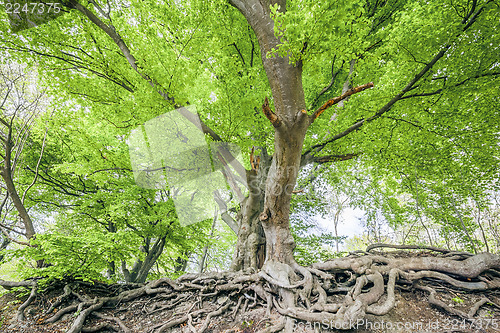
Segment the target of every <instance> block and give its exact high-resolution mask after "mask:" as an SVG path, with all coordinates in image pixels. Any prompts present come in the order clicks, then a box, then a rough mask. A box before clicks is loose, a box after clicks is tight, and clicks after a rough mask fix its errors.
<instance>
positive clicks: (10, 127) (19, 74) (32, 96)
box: [0, 64, 45, 245]
mask: <svg viewBox="0 0 500 333" xmlns="http://www.w3.org/2000/svg"><path fill="white" fill-rule="evenodd" d="M0 77H1V79H2V82H1V83H0V94H1V95H0V98H1V100H2V102H1V104H0V111H1V115H0V122H1V126H2V128H1V130H0V141H1V142H2V152H1V153H0V156H1V158H2V166H1V171H0V175H1V177H2V180H3V184H2V185H4V186H5V187H4V188H3V189H5V193H4V195H5V197H4V199H3V201H2V205H1V208H0V212H2V210H3V209H4V207H5V208H6V210H8V206H9V205H8V202H12V205H13V206H14V207H15V209H16V211H17V213H18V214H19V215H18V216H19V222H22V229H24V230H23V231H19V228H20V226H19V225H17V223H16V222H17V221H15V220H17V219H16V218H14V219H13V220H14V221H15V222H14V223H12V220H11V219H6V218H4V219H3V223H2V224H1V225H0V228H1V230H2V232H3V234H4V235H5V237H7V239H9V240H11V241H14V242H16V243H19V244H22V245H28V243H26V242H25V241H24V240H23V239H19V238H18V237H12V236H11V234H13V233H14V234H17V235H21V236H24V237H25V238H26V240H28V241H29V240H30V239H31V238H33V237H34V236H35V234H36V231H35V227H34V224H33V221H32V218H31V216H30V214H29V213H28V209H27V207H26V205H25V197H26V194H27V193H28V191H29V190H30V189H31V187H33V185H34V184H35V183H36V181H37V178H38V176H37V173H38V165H39V161H40V159H41V157H42V155H43V150H44V145H45V140H44V143H43V144H42V148H41V150H40V156H39V159H38V164H36V168H35V169H36V173H35V176H34V177H33V181H32V182H31V184H29V185H28V186H26V188H25V189H24V191H23V192H19V189H18V185H19V184H17V185H16V181H15V179H16V176H15V174H16V171H17V172H18V173H19V171H18V170H17V169H19V164H22V162H21V157H22V153H23V149H24V147H25V145H26V144H27V141H29V139H30V134H31V131H32V126H33V124H34V122H35V120H36V119H37V118H38V117H39V114H40V113H41V112H43V111H44V110H43V109H44V105H43V103H44V100H43V98H42V96H43V93H42V92H39V91H37V90H36V89H34V88H33V86H32V85H33V84H34V82H35V79H34V78H33V77H32V76H30V75H28V74H25V73H24V70H23V68H22V67H21V66H19V65H16V64H11V65H10V66H8V67H1V68H0ZM2 213H3V212H2ZM6 215H7V213H6ZM9 220H10V221H9Z"/></svg>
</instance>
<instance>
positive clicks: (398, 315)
mask: <svg viewBox="0 0 500 333" xmlns="http://www.w3.org/2000/svg"><path fill="white" fill-rule="evenodd" d="M60 293H61V291H58V290H52V291H51V292H49V293H47V294H44V295H40V296H38V298H37V300H36V302H35V303H34V304H33V305H31V306H29V307H28V309H27V310H26V315H27V318H26V320H25V321H23V322H17V320H16V311H17V307H18V306H19V305H20V304H21V302H22V300H23V298H25V297H19V298H18V297H16V295H15V294H14V293H8V294H5V295H3V296H2V297H0V323H1V326H0V332H8V333H15V332H16V333H17V332H19V333H35V332H36V333H39V332H40V333H42V332H44V333H45V332H47V333H49V332H50V333H58V332H65V331H66V330H67V329H68V327H69V326H70V325H71V323H72V321H73V319H74V317H73V316H71V315H67V316H65V317H63V319H62V320H60V321H59V322H57V323H55V324H42V325H40V324H38V323H39V322H40V321H41V319H42V316H41V314H42V312H43V311H42V309H44V308H46V307H47V306H48V304H49V303H50V302H52V301H54V299H55V297H56V296H57V295H59V294H60ZM482 296H483V294H482V293H459V292H457V291H451V290H448V289H444V287H443V289H442V293H441V294H440V297H441V299H442V300H446V302H447V304H449V305H451V306H453V307H457V308H460V309H462V310H464V311H465V312H467V311H468V308H469V306H470V305H471V304H473V303H475V302H476V301H478V300H479V299H480V298H481V297H482ZM487 296H488V297H489V298H490V299H491V300H493V301H494V302H496V303H497V304H499V303H500V292H489V293H488V295H487ZM396 297H397V298H396V306H395V308H394V309H393V310H392V311H390V312H389V313H388V314H387V315H384V316H373V315H368V316H367V317H366V319H365V320H364V321H363V322H359V323H357V329H355V330H347V331H345V330H344V331H343V332H346V333H347V332H359V333H368V332H370V333H371V332H398V333H403V332H404V333H406V332H408V333H416V332H422V333H423V332H426V333H427V332H429V333H431V332H432V333H438V332H439V333H442V332H450V333H451V332H488V333H494V332H499V331H500V311H496V309H495V308H493V307H490V306H488V305H486V306H484V307H482V308H481V309H480V310H479V312H478V315H476V321H475V322H468V321H465V320H463V319H461V318H458V317H454V316H450V315H449V314H447V313H444V312H443V311H442V310H440V309H437V308H435V307H433V306H432V305H430V304H429V303H428V302H427V296H426V295H424V293H423V292H421V291H402V290H400V292H399V293H397V296H396ZM149 302H151V297H147V296H146V297H141V298H138V299H137V300H135V301H134V302H132V304H129V305H128V306H127V307H126V308H118V309H117V310H119V311H117V310H116V309H114V310H111V309H110V310H109V311H101V313H108V314H109V315H114V316H117V317H118V318H120V319H121V320H122V321H123V322H124V323H125V324H126V325H127V326H128V327H129V328H131V329H132V331H133V332H134V333H135V332H137V333H139V332H148V328H149V327H151V326H154V325H155V324H157V323H161V322H165V321H166V320H168V318H169V317H170V316H172V315H173V311H168V312H162V313H156V314H151V315H145V314H144V308H145V306H147V304H148V303H149ZM176 311H182V309H181V308H178V309H176ZM277 318H278V315H277V314H275V313H273V314H272V315H271V317H270V318H268V317H266V315H265V310H264V309H255V310H250V311H246V312H245V313H243V314H238V315H237V316H236V318H235V319H234V320H233V318H232V316H231V315H230V314H229V315H226V316H224V317H222V318H217V319H215V320H213V322H211V323H210V325H209V327H208V329H207V330H206V332H213V333H215V332H225V333H236V332H239V333H253V332H259V331H260V330H262V329H264V328H265V327H266V326H269V325H271V324H273V322H275V321H276V320H277ZM102 321H103V320H102V319H98V318H95V317H92V318H90V320H89V321H88V322H87V323H88V325H86V326H94V325H93V324H97V323H98V322H102ZM328 326H329V325H328V323H322V324H321V325H319V324H316V328H318V327H320V328H321V331H322V332H337V331H339V330H336V329H335V328H334V329H330V327H328ZM481 326H482V328H481ZM296 328H297V329H296V332H298V333H299V332H315V326H314V325H313V324H311V323H306V322H296ZM100 332H114V331H112V330H101V331H100ZM171 332H175V333H177V332H190V330H189V329H188V327H187V326H184V327H180V328H175V329H172V330H171Z"/></svg>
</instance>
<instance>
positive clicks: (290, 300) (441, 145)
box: [0, 0, 500, 332]
mask: <svg viewBox="0 0 500 333" xmlns="http://www.w3.org/2000/svg"><path fill="white" fill-rule="evenodd" d="M64 3H65V5H66V7H65V10H66V11H67V12H68V13H67V14H66V15H62V16H59V17H58V18H56V19H54V20H52V21H50V22H48V23H46V24H44V25H41V26H38V27H36V28H33V29H28V30H25V31H21V32H20V33H19V34H17V35H9V34H8V32H7V31H8V29H7V27H5V29H3V31H4V32H3V33H2V36H1V44H0V48H1V49H2V50H3V51H4V52H9V53H11V54H13V53H15V54H16V55H17V56H18V57H20V58H22V59H24V60H25V61H27V62H29V61H33V60H36V62H37V65H38V68H39V70H40V71H41V72H42V75H43V76H44V81H43V82H45V84H47V85H48V86H49V89H51V91H52V92H53V93H54V95H56V96H59V98H60V105H61V106H64V105H65V104H64V100H66V99H67V98H71V99H72V100H74V101H77V102H78V103H80V105H81V106H83V107H89V112H90V113H92V115H93V117H96V118H97V119H102V122H103V123H105V124H107V126H111V127H113V130H116V129H120V130H121V131H122V133H123V135H127V134H129V132H130V129H131V128H134V127H136V126H139V125H140V124H142V123H144V122H145V121H147V120H149V119H151V118H153V117H155V116H157V115H160V114H162V113H165V112H167V111H170V110H172V109H173V108H182V107H183V106H187V105H189V104H196V105H197V108H198V110H199V117H200V120H201V126H199V127H200V130H202V131H203V132H204V133H205V134H206V136H207V139H208V140H210V141H223V142H232V143H235V144H238V145H239V146H240V147H242V149H243V151H244V152H245V153H247V154H248V155H247V156H249V157H250V158H249V160H248V161H245V162H244V163H243V165H242V164H239V163H238V162H237V161H236V160H233V165H232V166H233V170H234V171H235V177H234V178H235V179H237V178H238V177H241V178H246V183H247V184H248V194H247V195H246V197H244V198H243V197H242V198H241V199H242V201H241V204H240V208H239V210H238V212H237V215H234V214H232V215H231V214H230V213H231V212H230V210H229V209H227V206H226V203H225V202H224V200H223V199H221V198H218V200H217V201H218V203H219V205H220V208H221V211H222V218H223V219H224V220H225V221H227V223H228V225H229V226H231V227H232V229H233V230H235V231H237V233H238V243H237V246H236V249H235V255H234V260H233V269H234V270H236V271H238V270H245V269H254V270H258V269H262V270H261V273H259V274H261V275H259V276H261V277H262V276H264V279H266V280H267V281H268V282H271V283H273V284H275V285H277V286H279V287H280V288H281V289H280V296H281V301H282V302H283V303H282V304H284V305H285V307H284V308H281V307H279V306H277V308H278V309H279V312H280V313H281V314H284V315H287V316H290V317H295V318H299V319H303V320H313V321H321V320H323V319H325V318H328V319H330V318H334V319H335V320H339V321H347V320H355V319H357V318H359V317H361V316H363V315H364V313H365V311H368V310H367V309H368V306H369V305H370V304H372V303H373V302H376V301H377V300H378V299H379V298H380V295H378V294H379V293H380V290H379V289H380V286H382V293H383V282H384V280H383V279H382V274H383V275H384V276H386V277H388V279H389V281H388V283H389V284H390V285H391V288H388V293H389V294H390V296H388V301H387V304H385V305H383V306H381V307H377V308H376V309H374V308H373V309H371V310H370V311H371V312H372V313H379V314H381V313H384V312H386V311H388V309H389V308H390V307H391V306H393V303H394V300H393V292H394V283H395V282H394V281H395V280H396V278H397V275H398V274H400V273H398V272H399V271H398V269H399V268H398V267H399V265H400V264H401V263H400V262H394V263H392V262H385V264H386V265H387V266H386V269H384V270H381V271H380V272H379V271H377V272H376V273H373V274H371V275H369V277H368V278H367V280H366V279H365V280H363V281H365V282H364V283H365V284H366V283H367V281H372V282H373V283H374V284H375V286H376V287H377V288H375V287H374V289H378V290H377V291H376V294H377V295H378V297H375V296H373V295H368V294H366V295H365V296H362V297H359V298H358V299H356V302H355V303H353V302H350V303H349V302H348V301H346V303H345V304H344V305H343V307H342V308H341V309H342V311H340V310H339V312H338V313H337V314H336V315H332V316H333V317H330V313H335V311H336V310H337V309H338V307H337V308H335V310H333V308H334V307H333V306H332V307H328V306H327V304H326V305H325V304H323V303H324V302H321V303H322V304H320V305H318V306H317V307H316V310H318V311H324V312H320V314H311V313H306V312H305V311H303V310H298V308H297V307H296V306H295V305H296V304H297V294H296V293H294V292H292V291H291V289H294V288H297V287H298V286H300V285H304V287H303V290H302V291H300V292H299V295H301V296H302V297H304V298H307V297H308V296H309V295H310V293H311V290H312V289H313V286H314V288H316V289H318V290H319V289H320V288H319V287H318V286H319V285H318V284H317V282H313V275H312V274H316V275H317V276H320V277H321V278H323V279H328V278H329V275H328V274H327V275H325V274H324V273H321V272H320V270H329V269H330V270H333V269H352V270H353V271H354V272H355V273H356V274H361V275H362V274H364V273H365V271H366V270H367V269H369V268H373V267H372V266H371V265H372V262H373V260H375V261H376V260H378V259H373V258H366V259H362V260H361V261H359V262H358V261H356V260H354V259H352V260H351V261H345V262H343V263H341V262H340V261H338V262H337V261H334V262H331V263H325V264H317V265H316V266H314V267H313V268H312V269H306V268H304V267H302V266H300V265H298V264H297V263H296V262H295V260H294V256H293V250H294V247H295V245H294V241H293V237H292V235H291V232H290V221H289V220H290V201H291V198H292V196H293V195H296V194H295V193H294V188H295V185H296V182H297V178H298V176H299V173H300V170H301V169H303V170H305V171H304V172H307V171H308V170H313V168H309V167H308V166H309V165H311V164H315V165H323V166H327V167H330V168H335V166H334V162H340V163H342V161H347V160H353V159H357V158H359V159H363V162H365V163H367V164H368V165H370V166H372V167H377V168H380V169H381V170H387V172H399V171H401V172H406V171H407V170H406V168H407V165H406V162H407V159H408V158H409V156H410V155H411V154H415V156H418V158H419V161H420V162H421V163H424V164H428V165H431V166H434V167H437V168H439V167H442V166H443V165H447V166H455V167H456V168H467V170H468V171H464V172H463V174H462V176H464V177H465V178H467V180H468V181H470V182H471V183H474V182H476V184H478V185H480V184H485V183H489V182H491V181H492V180H494V179H496V177H498V172H497V171H496V170H498V168H495V167H494V166H498V149H499V146H498V144H497V142H498V124H497V123H496V122H495V121H494V120H492V119H495V117H497V118H498V116H499V110H498V106H497V105H498V102H499V100H498V96H499V94H498V92H499V88H498V87H499V86H500V85H499V84H498V83H499V74H500V72H499V66H500V65H499V61H500V59H499V58H498V54H500V52H499V44H500V43H499V40H500V38H499V37H498V31H497V28H498V19H499V13H500V11H499V10H498V9H499V5H498V3H496V2H495V1H459V2H457V1H450V2H442V1H428V2H425V3H423V2H419V1H378V0H376V1H370V0H366V1H285V0H279V1H266V0H230V1H223V0H220V1H211V2H206V1H195V0H193V1H186V2H179V1H172V2H170V1H131V2H121V1H76V0H70V1H65V2H64ZM182 110H183V111H182V113H183V115H184V116H185V117H186V119H188V120H189V121H192V122H193V123H196V122H197V120H198V116H196V115H194V114H193V113H191V112H189V111H188V110H187V109H182ZM471 136H475V137H476V139H474V140H470V139H469V138H470V137H471ZM426 137H427V139H425V138H426ZM429 137H431V139H430V140H429V139H428V138H429ZM117 144H118V143H117ZM108 146H109V145H108ZM106 147H107V146H103V150H105V149H106ZM220 153H221V156H223V157H224V158H226V159H227V160H230V159H231V158H230V156H228V154H229V152H228V151H227V150H225V149H224V148H221V151H220ZM103 154H104V153H103ZM104 155H105V154H104ZM101 163H102V164H100V165H98V166H96V165H87V168H88V173H87V174H88V177H92V176H93V175H94V174H95V171H97V170H95V169H98V170H107V169H109V170H117V169H120V168H129V167H128V165H126V164H124V163H123V161H120V162H118V161H109V160H108V159H107V158H105V157H103V160H102V161H101ZM245 166H246V169H245V168H244V167H245ZM478 171H479V172H478ZM471 175H474V177H470V176H471ZM226 177H227V178H228V179H229V178H231V176H230V175H226ZM295 192H300V191H295ZM297 195H299V194H297ZM468 260H469V259H468ZM468 262H470V263H472V264H473V265H476V264H477V265H476V266H477V267H480V268H481V269H480V270H481V271H482V270H484V269H487V268H489V267H493V266H495V265H498V260H497V258H496V257H494V256H489V255H481V256H478V257H474V258H470V260H469V261H468ZM401 265H402V264H401ZM462 265H463V266H464V267H462V266H461V267H462V268H463V271H464V272H465V273H464V274H465V275H464V276H466V277H476V276H477V274H476V273H478V274H479V273H480V272H476V270H474V269H472V268H466V267H465V266H467V265H466V263H465V262H462ZM440 267H441V268H440ZM446 267H447V268H446ZM449 267H450V264H449V262H446V260H445V259H439V260H437V261H436V262H431V261H429V262H427V261H425V262H417V261H415V262H411V263H409V264H408V265H406V266H405V268H404V269H407V270H413V269H415V270H420V269H422V270H431V269H436V270H444V271H449V272H450V273H453V274H455V273H457V274H458V271H457V270H456V269H452V270H451V271H450V270H449V269H448V268H449ZM297 274H298V275H297ZM401 274H403V273H401ZM404 274H406V275H405V277H406V278H407V279H408V280H415V279H418V278H421V277H420V276H418V277H417V276H416V275H412V274H413V273H404ZM433 274H434V273H433ZM424 275H425V274H424ZM431 275H432V274H431ZM298 276H301V277H302V282H300V283H296V284H293V283H294V282H296V281H297V279H298ZM432 276H435V274H434V275H432ZM253 278H255V277H253ZM381 279H382V280H381ZM314 281H316V280H314ZM360 281H361V280H360ZM380 283H381V284H380ZM361 284H363V282H360V284H359V286H358V284H356V286H357V288H358V289H359V291H360V290H361V289H360V288H361V287H362V285H361ZM360 286H361V287H360ZM327 289H328V288H327ZM255 292H256V293H261V294H262V295H264V294H265V292H264V290H261V289H258V291H257V290H256V291H255ZM318 293H319V294H320V295H322V293H321V291H318ZM391 293H392V294H391ZM391 295H392V296H391ZM357 296H359V295H356V297H357ZM356 297H355V298H356ZM263 298H265V297H263ZM320 298H321V297H320ZM268 301H269V300H268ZM351 301H352V299H351ZM103 302H104V301H103ZM271 303H272V302H271ZM306 303H307V302H306ZM270 306H272V305H270ZM286 307H288V310H286V309H285V308H286ZM346 309H347V310H346ZM82 318H83V319H81V320H80V321H81V323H80V322H79V321H78V320H77V321H76V322H75V325H76V326H74V329H73V331H74V332H76V331H78V325H80V326H79V327H80V328H81V325H83V320H84V319H85V316H84V317H82ZM288 325H290V324H289V323H288ZM288 327H289V326H288Z"/></svg>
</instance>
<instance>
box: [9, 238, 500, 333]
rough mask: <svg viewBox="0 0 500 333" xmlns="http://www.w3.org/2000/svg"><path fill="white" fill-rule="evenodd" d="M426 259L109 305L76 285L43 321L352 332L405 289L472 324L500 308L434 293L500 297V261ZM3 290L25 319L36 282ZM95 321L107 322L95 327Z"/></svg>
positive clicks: (166, 290) (368, 261)
mask: <svg viewBox="0 0 500 333" xmlns="http://www.w3.org/2000/svg"><path fill="white" fill-rule="evenodd" d="M377 247H378V248H380V247H382V246H381V245H379V246H377ZM384 247H385V246H384ZM391 247H392V248H396V249H398V250H400V249H405V248H407V247H395V246H391ZM373 248H374V247H372V248H370V249H368V250H372V249H373ZM412 249H413V248H412ZM425 250H426V251H432V252H433V253H434V254H432V255H431V254H430V253H429V252H419V253H418V255H406V256H404V257H401V256H400V257H398V256H391V255H381V254H371V253H369V251H366V252H364V253H358V254H356V255H350V256H349V257H346V258H336V259H333V260H329V261H326V262H323V263H316V264H313V265H312V266H311V267H302V266H299V265H297V264H296V263H291V264H283V263H276V262H268V263H266V264H265V265H264V266H263V268H262V270H261V271H259V272H256V273H253V272H223V273H212V274H204V275H197V274H186V275H184V276H182V277H180V278H179V279H177V280H175V281H174V280H171V279H168V278H162V279H159V280H155V281H150V282H148V283H147V284H144V285H126V286H122V287H121V289H116V290H114V289H109V288H108V290H105V289H104V288H100V289H99V293H100V294H101V295H103V294H104V296H99V297H95V296H93V297H94V298H91V297H89V296H87V295H88V294H90V295H92V292H88V290H87V291H85V288H87V289H93V288H94V289H96V288H97V287H98V286H88V285H87V286H85V285H84V284H82V283H80V282H77V281H74V282H72V283H69V284H67V285H66V286H65V287H64V289H63V293H62V294H61V295H60V296H59V297H57V298H56V299H55V300H54V301H53V302H52V304H50V305H47V306H46V308H47V309H46V310H45V311H42V312H40V313H43V314H44V317H43V318H41V320H40V318H39V320H38V321H39V322H40V321H43V323H44V324H51V323H56V322H58V321H60V319H61V318H62V317H63V316H64V315H65V314H74V318H75V319H73V320H72V323H71V325H69V326H70V327H69V328H68V330H67V332H69V333H79V332H98V331H99V330H104V329H107V330H113V331H120V332H126V333H129V332H150V333H160V332H167V331H169V329H171V328H174V327H180V326H183V327H184V328H183V331H185V332H191V333H201V332H206V331H208V330H209V328H210V327H211V325H212V324H213V323H214V322H215V320H214V319H216V318H219V317H224V316H226V317H229V318H231V320H234V318H236V317H237V315H238V314H242V313H245V311H247V310H249V309H254V308H262V309H265V310H266V314H267V317H268V318H271V316H272V315H273V316H276V315H278V314H279V315H281V316H282V319H278V320H276V319H274V320H273V321H272V322H269V323H267V324H266V325H267V326H264V324H265V320H264V319H262V320H261V321H259V325H260V326H261V327H259V329H260V330H261V332H279V331H284V332H291V327H292V324H293V322H296V321H303V322H304V321H305V322H311V323H329V325H331V326H332V327H333V326H334V327H336V328H342V329H350V328H352V327H353V325H354V324H356V323H357V322H359V320H363V319H364V318H365V316H366V315H367V314H372V315H378V316H380V315H384V314H387V313H389V312H390V311H391V310H392V309H393V308H394V306H395V299H396V289H397V288H403V289H408V288H415V289H419V290H422V291H424V293H426V294H428V301H429V303H430V304H432V305H434V306H436V307H438V308H440V309H442V310H444V311H446V312H448V313H449V314H451V315H453V316H458V317H460V318H464V319H466V320H470V321H473V319H474V317H475V316H476V315H477V313H478V311H479V309H480V308H481V307H483V306H487V307H489V308H490V309H500V306H498V305H497V304H495V302H494V301H492V299H493V298H489V297H483V298H481V299H480V300H479V301H477V302H475V303H474V304H471V305H470V308H469V310H463V309H459V308H456V307H453V306H450V305H449V304H448V303H447V302H446V301H444V300H442V299H440V297H439V296H438V292H437V289H436V286H437V284H440V285H443V286H446V288H450V289H455V290H461V291H468V292H481V293H484V292H487V291H490V290H493V289H498V288H500V257H499V256H497V255H493V254H488V253H482V254H478V255H465V254H461V253H454V254H453V255H450V253H449V252H448V251H445V250H442V251H441V250H439V249H436V248H425ZM436 253H437V254H436ZM0 285H2V286H4V287H5V288H13V287H19V286H23V287H26V288H31V294H30V296H29V297H28V299H27V300H26V301H25V302H24V303H23V305H21V306H20V307H19V315H18V318H19V319H20V320H23V319H24V310H25V309H26V307H27V306H28V305H30V304H32V302H33V299H34V298H35V295H36V291H37V284H36V282H35V281H25V282H16V283H14V282H7V281H0ZM96 290H97V289H96ZM95 294H96V293H94V294H93V295H95ZM131 303H133V304H134V305H133V307H135V308H138V309H141V311H142V314H143V316H144V317H145V318H148V317H150V318H155V320H154V324H152V325H150V326H148V327H144V326H142V327H140V328H138V327H137V326H134V325H136V324H134V323H133V322H131V321H129V320H128V318H127V317H126V316H121V317H119V316H118V315H117V313H119V312H120V311H128V310H127V307H130V306H131V305H130V304H131ZM273 310H275V311H276V312H274V311H273ZM102 311H105V313H106V314H104V312H102ZM91 317H97V318H98V319H99V320H100V321H98V322H96V321H95V319H94V320H90V319H91ZM28 319H29V318H28ZM90 323H92V324H90ZM86 325H87V326H86ZM212 331H214V330H213V329H212Z"/></svg>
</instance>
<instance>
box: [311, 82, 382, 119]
mask: <svg viewBox="0 0 500 333" xmlns="http://www.w3.org/2000/svg"><path fill="white" fill-rule="evenodd" d="M372 87H373V82H370V83H366V84H363V85H361V86H357V87H355V88H352V89H349V90H347V91H346V92H345V93H343V94H342V95H340V96H337V97H335V98H332V99H330V100H328V101H327V102H326V103H325V104H323V105H322V106H321V107H320V108H319V109H317V110H316V111H314V113H313V114H312V120H311V122H313V121H315V120H316V118H318V117H319V116H320V115H321V114H322V113H323V112H325V111H326V110H327V109H328V108H330V107H331V106H333V105H335V104H337V103H338V102H340V101H341V100H343V99H346V98H347V97H349V96H351V95H354V94H356V93H359V92H361V91H363V90H366V89H368V88H372Z"/></svg>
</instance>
